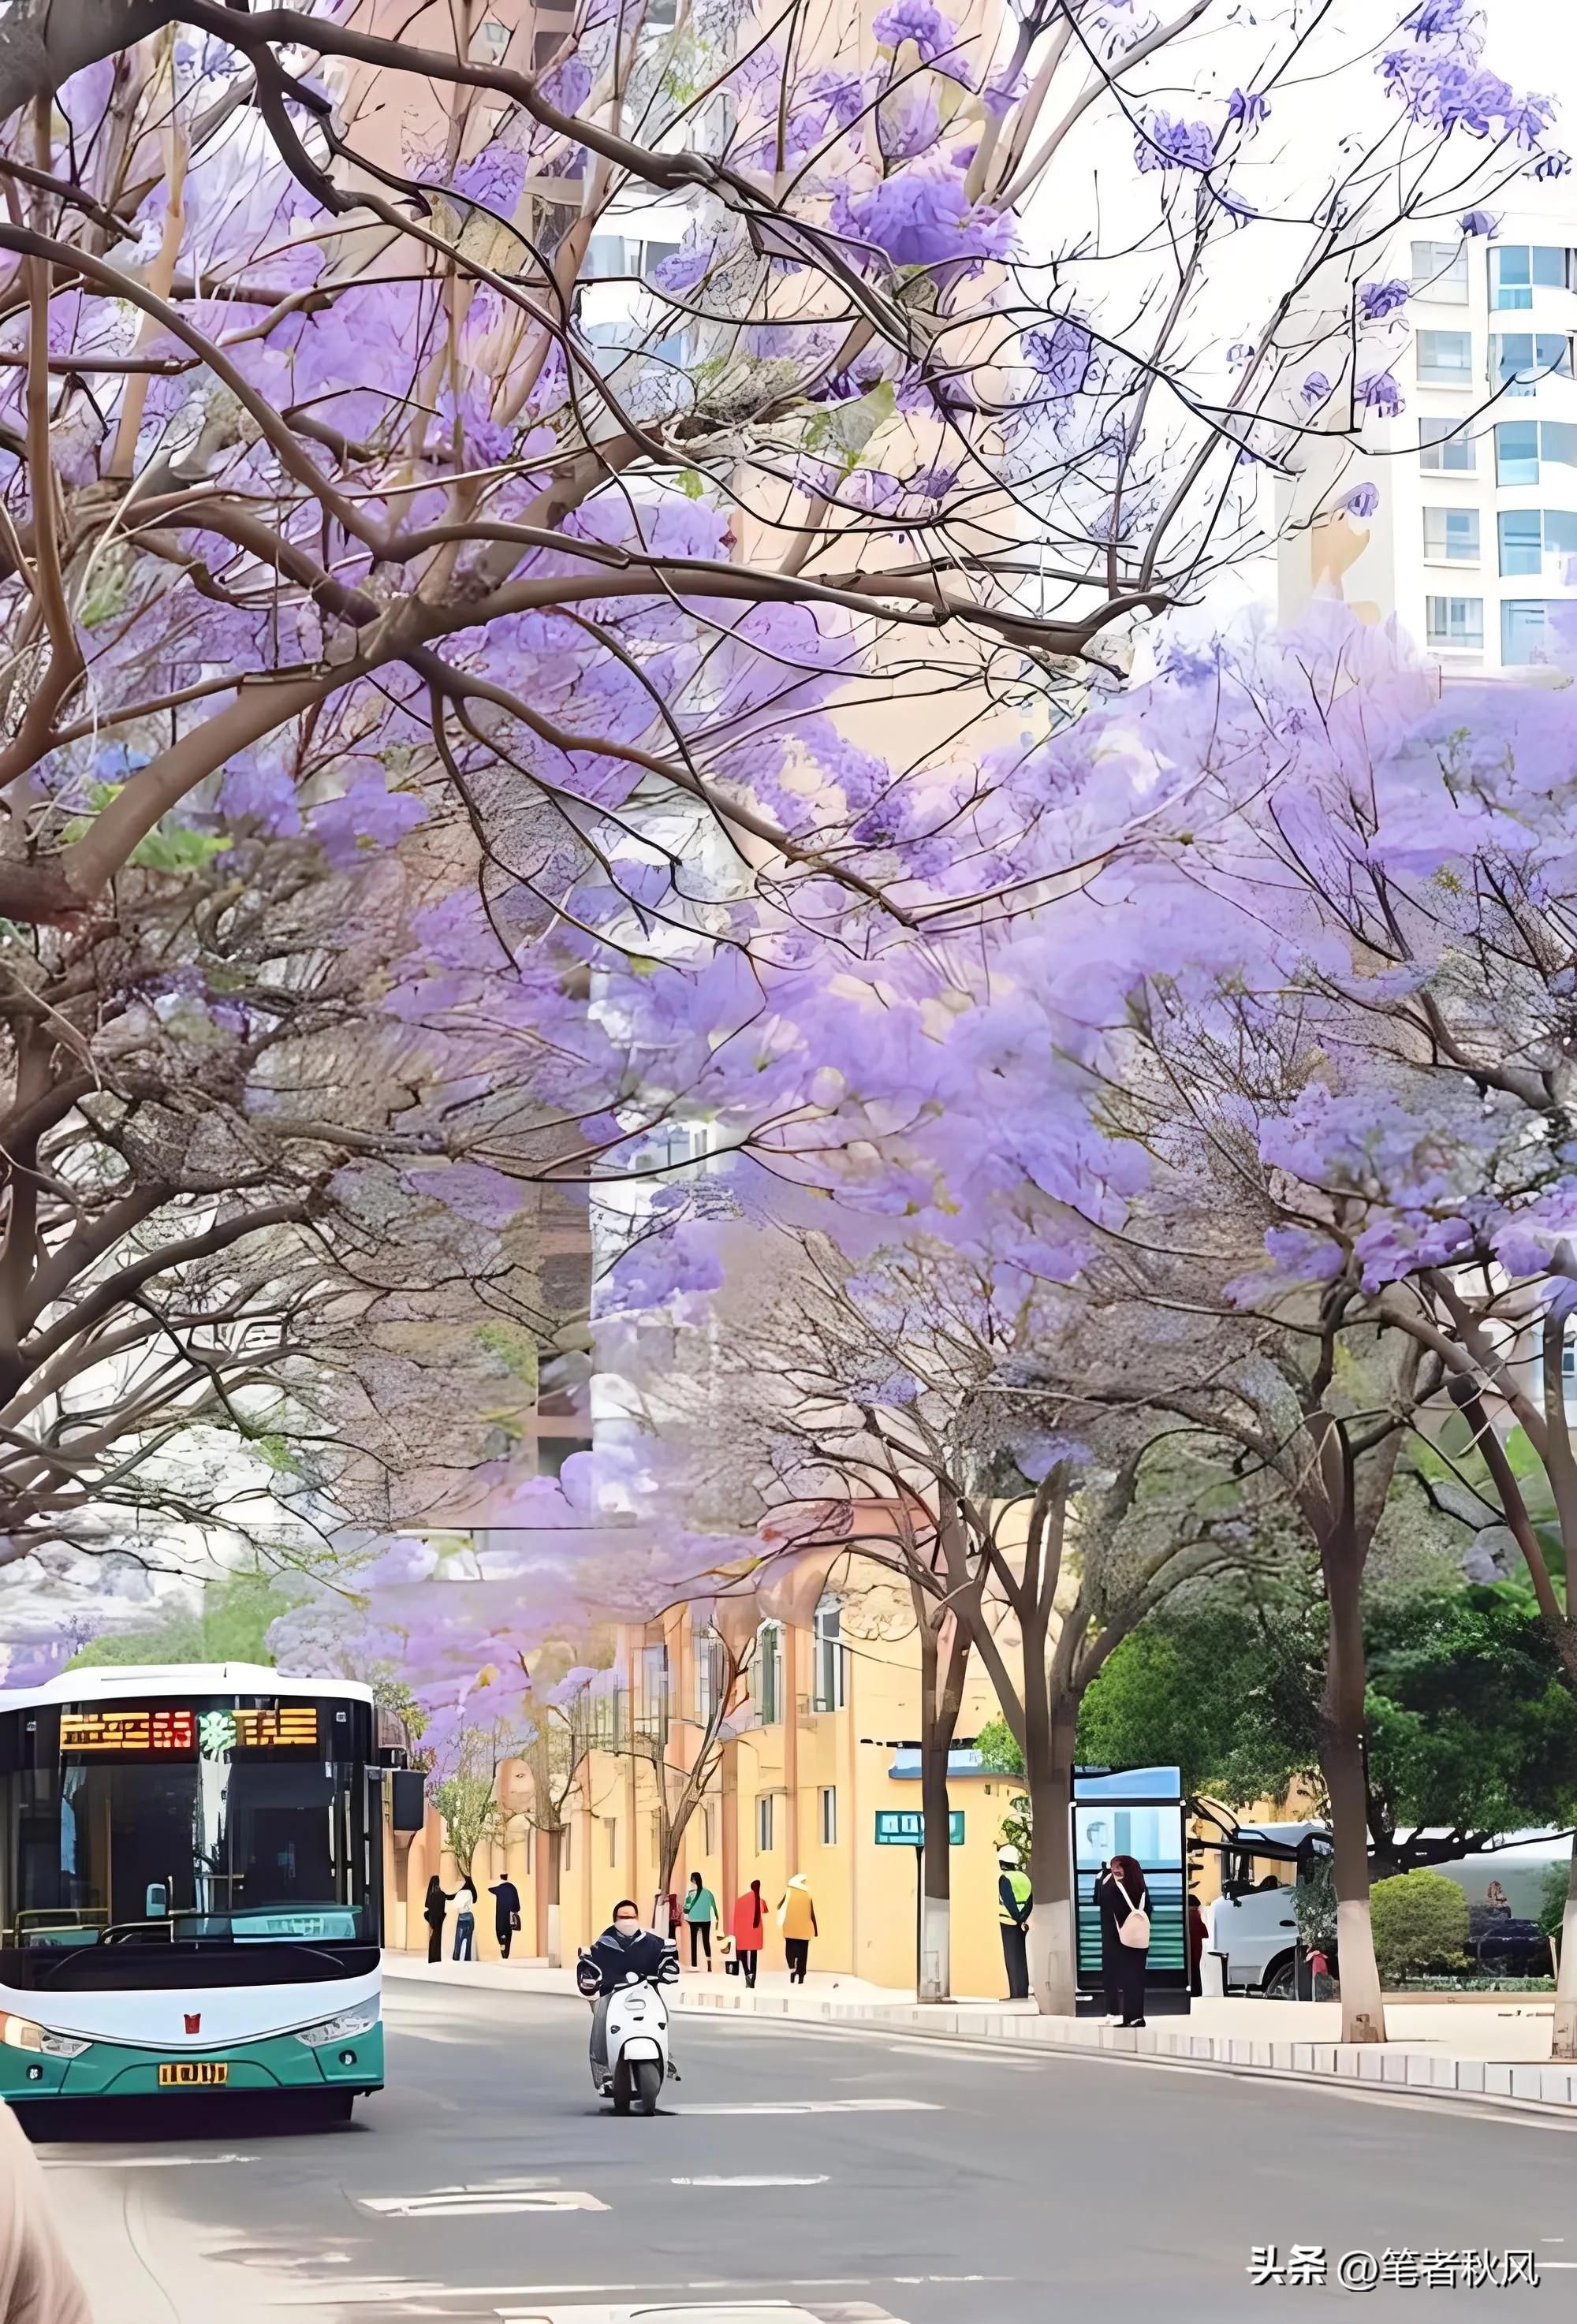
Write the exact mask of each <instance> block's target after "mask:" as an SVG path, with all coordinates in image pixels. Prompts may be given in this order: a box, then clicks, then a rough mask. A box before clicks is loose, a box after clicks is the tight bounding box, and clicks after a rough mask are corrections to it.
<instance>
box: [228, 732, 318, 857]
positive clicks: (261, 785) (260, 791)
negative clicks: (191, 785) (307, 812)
mask: <svg viewBox="0 0 1577 2324" xmlns="http://www.w3.org/2000/svg"><path fill="white" fill-rule="evenodd" d="M219 812H220V814H221V815H222V816H224V817H225V819H226V822H227V823H255V824H256V825H258V827H259V829H260V830H263V831H266V832H270V833H272V834H273V835H275V836H276V837H281V838H293V837H294V836H295V835H296V834H297V833H298V832H299V831H300V828H301V810H300V806H299V805H298V803H297V799H296V786H295V784H294V782H293V781H292V780H291V775H290V772H289V770H288V769H286V768H285V767H283V766H281V764H280V762H279V761H278V760H277V759H259V758H257V757H255V756H254V755H252V754H250V753H247V754H244V755H243V756H241V757H238V758H235V759H232V760H231V761H230V763H229V765H228V767H226V770H225V780H224V783H223V785H222V787H221V788H220V791H219Z"/></svg>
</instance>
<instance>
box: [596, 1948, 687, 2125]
mask: <svg viewBox="0 0 1577 2324" xmlns="http://www.w3.org/2000/svg"><path fill="white" fill-rule="evenodd" d="M678 1973H679V1965H678V1957H677V1955H676V1956H675V1957H673V1958H672V1959H671V1960H665V1961H664V1963H663V1966H662V1968H661V1969H660V1970H659V1973H658V1975H657V1976H656V1977H654V1978H652V1977H641V1976H638V1975H637V1973H636V1971H635V1970H634V1969H632V1970H631V1971H630V1972H629V1974H628V1976H627V1977H626V1978H625V1979H624V1982H623V1984H622V1985H620V1986H615V1987H614V1988H613V1992H612V1993H611V1994H610V1995H609V1996H608V2010H607V2022H606V2026H605V2029H604V2030H605V2043H604V2056H603V2057H602V2058H599V2057H598V2056H597V2054H596V2025H595V2019H594V2021H593V2026H592V2047H591V2075H592V2087H593V2089H595V2091H596V2093H597V2095H598V2097H599V2098H612V2099H613V2112H614V2113H615V2114H628V2113H630V2111H631V2110H632V2107H639V2108H640V2110H641V2113H642V2114H655V2113H656V2112H657V2102H658V2100H659V2098H660V2097H661V2096H662V2086H663V2084H664V2082H665V2081H666V2080H668V2078H669V2044H668V2004H667V2003H666V2002H665V2001H664V1999H663V1997H662V1987H663V1986H665V1985H672V1984H673V1983H675V1982H676V1980H677V1979H678ZM576 1977H577V1980H578V1981H579V1983H580V1986H581V1990H582V1991H583V1992H585V1993H588V1995H589V1993H591V1992H595V1990H596V1986H597V1984H598V1983H599V1982H600V1979H598V1977H597V1970H596V1967H595V1963H594V1962H593V1961H591V1960H588V1958H587V1956H586V1954H585V1953H584V1952H583V1953H582V1954H581V1956H580V1960H579V1962H578V1963H577V1964H576ZM588 1978H589V1979H590V1980H591V1982H590V1983H589V1985H588V1982H587V1979H588Z"/></svg>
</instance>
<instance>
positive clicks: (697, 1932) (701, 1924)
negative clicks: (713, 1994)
mask: <svg viewBox="0 0 1577 2324" xmlns="http://www.w3.org/2000/svg"><path fill="white" fill-rule="evenodd" d="M716 1918H717V1899H716V1897H715V1895H713V1894H712V1891H711V1889H710V1888H708V1887H707V1886H706V1885H705V1882H704V1881H703V1879H702V1877H701V1876H700V1874H699V1873H698V1872H692V1873H691V1875H690V1885H689V1886H688V1887H687V1889H686V1891H685V1920H686V1923H687V1926H688V1928H689V1932H690V1967H691V1968H692V1969H696V1968H698V1967H699V1966H700V1964H699V1962H698V1960H697V1959H696V1949H697V1947H699V1946H701V1945H705V1948H706V1974H707V1976H708V1977H710V1976H711V1974H712V1923H713V1922H714V1921H715V1919H716Z"/></svg>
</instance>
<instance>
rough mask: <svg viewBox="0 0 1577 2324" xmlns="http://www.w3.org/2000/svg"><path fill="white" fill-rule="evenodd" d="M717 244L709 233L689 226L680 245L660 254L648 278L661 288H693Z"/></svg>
mask: <svg viewBox="0 0 1577 2324" xmlns="http://www.w3.org/2000/svg"><path fill="white" fill-rule="evenodd" d="M716 250H717V245H716V244H715V241H714V239H713V237H712V236H711V235H706V234H703V233H701V232H700V230H699V229H698V228H697V227H696V226H688V227H687V228H686V231H685V238H684V240H683V242H681V243H680V244H679V246H678V249H677V250H675V251H670V252H669V255H668V256H667V257H666V258H659V260H658V262H657V263H656V265H655V266H654V267H653V268H652V269H651V272H650V275H649V276H648V278H647V279H648V281H650V283H651V285H652V287H653V289H654V290H658V291H693V290H694V289H695V287H696V283H697V282H699V281H700V280H701V278H702V276H703V275H704V274H705V272H706V270H707V268H708V267H709V266H710V265H711V263H712V261H713V259H714V258H715V255H716Z"/></svg>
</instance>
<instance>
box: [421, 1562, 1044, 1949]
mask: <svg viewBox="0 0 1577 2324" xmlns="http://www.w3.org/2000/svg"><path fill="white" fill-rule="evenodd" d="M719 1661H720V1656H719V1654H718V1649H717V1646H716V1642H715V1640H714V1639H713V1638H712V1637H711V1635H710V1634H709V1633H708V1632H707V1631H706V1630H705V1629H704V1628H697V1627H696V1623H695V1621H694V1619H693V1618H692V1616H691V1613H690V1611H689V1609H686V1608H678V1609H674V1611H672V1612H671V1613H669V1614H668V1615H667V1616H665V1617H664V1618H663V1619H662V1620H661V1621H660V1622H656V1623H651V1624H649V1625H647V1626H645V1627H644V1628H630V1629H625V1630H622V1631H621V1632H620V1634H619V1637H618V1642H617V1647H616V1650H615V1654H614V1657H613V1667H612V1669H611V1670H610V1672H609V1673H608V1674H607V1683H605V1684H604V1685H603V1686H600V1687H599V1688H598V1689H597V1690H596V1691H595V1694H594V1696H593V1698H592V1700H591V1701H590V1703H589V1705H588V1710H587V1720H588V1730H587V1738H586V1739H587V1743H588V1747H589V1748H587V1750H586V1757H585V1758H584V1759H583V1761H582V1763H581V1766H580V1769H579V1774H578V1776H577V1779H576V1784H575V1787H574V1791H573V1793H572V1794H571V1797H570V1801H569V1804H568V1809H567V1828H566V1831H565V1834H564V1837H563V1840H561V1842H560V1857H559V1908H558V1940H559V1951H560V1954H561V1956H562V1957H563V1958H564V1959H566V1960H571V1959H573V1957H574V1952H575V1949H576V1946H577V1945H580V1944H584V1943H586V1942H587V1941H589V1940H590V1939H591V1938H592V1937H593V1936H595V1934H596V1933H597V1932H598V1931H599V1930H601V1929H603V1928H604V1927H605V1926H606V1925H607V1923H608V1921H609V1919H610V1917H611V1916H612V1912H613V1905H614V1904H615V1903H616V1902H617V1900H618V1899H619V1898H620V1897H621V1896H626V1895H629V1896H634V1897H635V1898H636V1899H637V1900H638V1901H639V1902H640V1903H641V1907H642V1910H643V1911H647V1910H650V1907H651V1904H652V1903H653V1900H654V1898H655V1896H656V1894H657V1886H658V1816H657V1810H656V1804H655V1792H654V1789H653V1785H654V1775H653V1769H652V1756H653V1752H654V1750H655V1751H657V1752H660V1753H662V1754H663V1755H665V1756H666V1757H667V1758H668V1759H669V1762H670V1764H671V1765H673V1766H676V1767H679V1768H682V1767H685V1766H689V1765H692V1764H693V1762H694V1756H695V1752H696V1745H697V1742H698V1740H699V1738H700V1735H701V1733H702V1731H703V1729H704V1728H705V1722H706V1720H707V1718H708V1715H709V1713H710V1711H711V1707H712V1702H713V1700H714V1696H713V1692H712V1690H714V1689H715V1687H716V1685H717V1683H718V1675H719ZM995 1715H996V1706H995V1701H994V1699H993V1698H992V1696H991V1691H990V1688H989V1687H988V1686H987V1685H986V1684H985V1683H984V1682H983V1680H982V1679H981V1678H979V1677H978V1676H977V1678H976V1679H975V1681H974V1682H973V1684H972V1687H971V1691H970V1694H969V1697H968V1700H967V1701H966V1704H965V1710H964V1719H963V1720H962V1721H961V1722H960V1730H959V1731H960V1737H961V1738H963V1739H962V1740H961V1745H960V1748H956V1749H955V1750H954V1754H953V1761H952V1768H951V1779H952V1780H951V1791H952V1804H953V1811H954V1849H953V1858H952V1860H953V1932H952V1948H953V1984H954V1990H956V1991H958V1992H960V1993H973V1994H985V1995H991V1994H996V1993H999V1992H1000V1991H1001V1989H1002V1983H1001V1979H1002V1963H1001V1940H1000V1938H999V1936H998V1922H997V1865H996V1850H997V1847H998V1844H999V1839H1000V1834H1001V1824H1002V1820H1003V1818H1004V1817H1005V1816H1006V1815H1007V1814H1008V1813H1009V1812H1010V1806H1011V1800H1012V1796H1013V1794H1015V1792H1016V1791H1017V1790H1018V1789H1019V1786H1018V1785H1017V1784H1013V1783H1011V1782H1010V1781H1008V1780H1007V1779H1005V1778H1003V1777H1001V1776H992V1775H987V1774H985V1773H984V1772H983V1771H982V1766H981V1763H980V1755H979V1753H978V1752H976V1751H975V1750H974V1749H973V1748H971V1746H972V1740H973V1735H974V1733H975V1731H976V1730H977V1729H978V1728H980V1727H982V1726H983V1725H984V1724H985V1723H986V1721H987V1720H990V1719H991V1718H993V1717H994V1716H995ZM749 1718H750V1723H749V1724H748V1725H747V1726H746V1727H745V1729H744V1731H743V1732H742V1733H741V1734H740V1735H739V1736H738V1737H737V1738H736V1739H734V1740H733V1741H730V1742H728V1743H727V1744H725V1745H724V1748H723V1752H722V1756H721V1764H720V1765H719V1766H718V1767H717V1768H716V1771H715V1777H714V1780H713V1782H712V1784H711V1785H710V1786H709V1788H708V1789H707V1790H706V1792H705V1795H704V1796H703V1798H702V1800H701V1803H700V1804H699V1806H698V1807H697V1809H696V1813H695V1815H694V1817H693V1818H692V1820H691V1822H690V1825H689V1828H688V1830H687V1832H686V1835H685V1838H684V1840H683V1843H682V1846H681V1849H680V1855H679V1861H678V1867H677V1869H676V1873H675V1880H674V1885H675V1886H676V1887H677V1888H679V1889H682V1888H683V1887H684V1886H685V1883H686V1881H687V1877H688V1876H689V1874H690V1873H691V1872H692V1871H698V1872H699V1873H700V1874H701V1876H702V1877H703V1879H704V1880H705V1883H706V1885H707V1886H708V1887H710V1888H711V1889H712V1891H713V1893H714V1895H715V1896H716V1897H717V1898H718V1900H719V1902H720V1904H722V1905H723V1907H724V1912H725V1914H726V1913H727V1912H728V1911H729V1910H730V1909H731V1908H732V1905H733V1900H734V1899H735V1897H737V1896H738V1895H740V1894H741V1893H742V1890H743V1889H744V1888H745V1887H747V1886H748V1885H749V1883H750V1882H751V1880H752V1879H756V1878H759V1879H760V1881H761V1888H762V1893H763V1895H765V1897H766V1899H767V1902H768V1904H769V1907H770V1911H769V1914H768V1931H767V1948H766V1952H765V1955H764V1959H765V1961H766V1963H767V1965H768V1966H769V1967H773V1966H776V1967H779V1968H780V1967H781V1966H782V1962H783V1948H782V1942H781V1940H780V1939H779V1936H778V1932H777V1928H776V1922H775V1913H776V1907H777V1905H778V1904H779V1900H780V1899H781V1897H782V1895H783V1891H784V1888H785V1886H786V1885H787V1882H788V1878H789V1876H790V1875H791V1874H793V1873H796V1872H800V1873H803V1874H805V1875H806V1877H807V1879H808V1881H809V1884H810V1888H811V1893H812V1895H813V1896H814V1898H815V1901H816V1918H817V1922H818V1924H819V1929H820V1934H819V1937H818V1939H817V1941H816V1944H815V1945H814V1946H813V1948H812V1951H811V1967H812V1969H815V1970H827V1971H831V1972H832V1973H833V1974H835V1975H836V1974H840V1973H841V1974H844V1975H852V1976H856V1977H860V1978H870V1979H871V1980H872V1981H874V1982H875V1983H877V1984H881V1985H888V1986H896V1987H905V1986H908V1987H912V1986H913V1985H914V1983H915V1974H916V1966H917V1936H918V1931H917V1923H918V1861H917V1851H916V1849H915V1846H914V1845H913V1841H912V1839H911V1838H910V1837H909V1835H910V1834H911V1833H912V1832H913V1831H915V1829H916V1827H915V1825H914V1823H913V1822H911V1821H909V1819H911V1818H914V1817H916V1816H917V1815H918V1808H919V1793H920V1784H919V1772H920V1771H919V1751H918V1731H919V1730H918V1652H917V1648H916V1644H915V1638H914V1631H913V1621H912V1618H911V1617H910V1615H909V1612H908V1603H907V1599H906V1598H905V1596H904V1594H903V1593H902V1592H901V1591H899V1590H897V1589H895V1588H894V1586H893V1584H892V1582H891V1581H890V1578H888V1577H886V1576H884V1575H881V1574H880V1573H877V1572H874V1571H873V1572H871V1574H869V1575H868V1576H866V1577H864V1578H862V1577H861V1576H860V1575H859V1574H858V1573H856V1574H855V1575H854V1576H853V1578H852V1579H850V1580H849V1581H848V1582H845V1583H843V1584H841V1585H840V1587H839V1589H838V1590H837V1591H836V1592H835V1593H828V1594H826V1595H825V1596H824V1597H823V1598H822V1600H821V1602H820V1603H819V1605H817V1606H816V1609H814V1611H813V1613H812V1614H811V1617H810V1618H809V1620H808V1621H807V1622H806V1623H803V1624H797V1623H790V1622H779V1621H765V1622H763V1623H762V1624H761V1629H760V1631H759V1633H758V1636H757V1639H756V1644H755V1647H754V1653H753V1656H752V1665H751V1672H750V1711H749ZM497 1796H498V1801H499V1805H500V1811H501V1813H500V1821H499V1829H498V1831H497V1833H496V1836H495V1837H493V1839H491V1840H488V1841H485V1842H484V1844H483V1847H482V1849H480V1850H479V1852H478V1857H477V1859H476V1862H475V1878H476V1883H477V1886H478V1888H479V1890H481V1891H482V1892H483V1898H484V1906H485V1902H486V1897H485V1891H486V1888H487V1886H488V1883H489V1882H490V1881H493V1880H495V1879H499V1878H502V1877H505V1875H507V1877H509V1878H511V1879H512V1880H513V1881H514V1882H515V1884H516V1886H517V1887H518V1888H519V1889H520V1892H521V1904H522V1911H521V1923H522V1934H521V1941H520V1944H519V1946H518V1948H517V1950H519V1951H521V1952H523V1953H526V1954H536V1955H545V1954H546V1952H547V1950H548V1940H549V1918H548V1887H549V1882H548V1878H547V1872H548V1844H547V1842H546V1840H545V1839H544V1836H543V1834H542V1832H541V1831H539V1830H538V1829H537V1828H536V1826H535V1824H534V1822H533V1812H534V1811H533V1808H532V1803H531V1787H530V1776H529V1775H528V1773H527V1771H526V1769H525V1768H524V1767H523V1766H522V1765H521V1763H520V1762H519V1761H514V1760H506V1761H504V1762H503V1765H502V1766H500V1768H499V1770H498V1776H497ZM879 1832H880V1833H881V1835H882V1836H881V1837H880V1838H879V1837H878V1834H879ZM388 1845H389V1847H390V1850H391V1861H390V1863H389V1865H388V1867H387V1870H388V1879H387V1893H388V1895H389V1896H390V1897H391V1899H392V1909H391V1941H392V1942H393V1943H394V1944H395V1945H399V1944H401V1942H403V1943H404V1944H405V1945H407V1946H408V1947H409V1948H410V1950H420V1949H421V1948H422V1947H423V1946H425V1942H426V1932H425V1931H424V1929H423V1927H422V1924H421V1918H420V1913H421V1898H422V1895H423V1893H424V1891H425V1888H426V1886H427V1881H428V1877H429V1873H431V1872H432V1871H434V1870H435V1869H436V1870H438V1872H439V1874H440V1876H441V1877H443V1878H444V1879H445V1881H446V1884H447V1885H448V1886H453V1881H454V1875H455V1862H454V1858H453V1855H452V1853H451V1852H450V1851H449V1849H448V1848H447V1843H446V1839H445V1835H444V1833H443V1831H442V1828H441V1826H440V1824H439V1821H438V1816H437V1814H436V1812H432V1811H429V1818H428V1823H427V1828H426V1830H425V1831H422V1832H420V1833H418V1834H416V1835H415V1836H414V1837H413V1838H411V1839H410V1840H404V1839H397V1838H394V1837H392V1836H391V1838H390V1840H389V1842H388ZM477 1926H478V1935H479V1937H481V1938H482V1939H483V1952H484V1957H489V1956H491V1955H492V1954H493V1951H494V1950H495V1949H494V1946H493V1932H492V1925H491V1919H490V1916H489V1914H487V1913H486V1911H485V1910H484V1913H483V1914H482V1915H481V1916H480V1918H479V1920H478V1924H477ZM715 1973H716V1974H720V1973H721V1963H720V1964H719V1968H718V1970H717V1971H716V1972H715Z"/></svg>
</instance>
